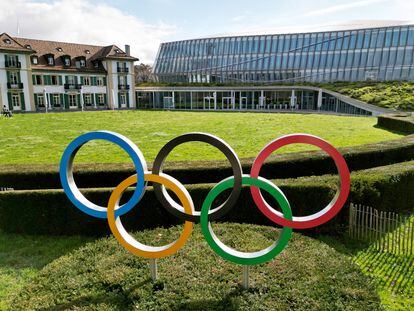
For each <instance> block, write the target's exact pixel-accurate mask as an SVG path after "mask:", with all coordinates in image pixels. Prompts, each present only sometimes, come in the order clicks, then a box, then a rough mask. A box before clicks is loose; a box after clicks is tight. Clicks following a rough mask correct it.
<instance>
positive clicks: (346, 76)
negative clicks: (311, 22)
mask: <svg viewBox="0 0 414 311" xmlns="http://www.w3.org/2000/svg"><path fill="white" fill-rule="evenodd" d="M413 49H414V25H401V26H392V27H381V28H369V29H356V30H348V31H332V32H314V33H297V34H279V35H257V36H235V37H217V38H206V39H195V40H185V41H178V42H169V43H163V44H161V46H160V49H159V52H158V55H157V59H156V61H155V64H154V73H155V74H156V76H157V78H158V80H159V81H160V82H203V83H212V82H219V83H220V82H221V83H227V82H232V83H237V82H239V83H252V82H286V83H292V82H303V81H306V82H332V81H366V80H378V81H384V80H411V81H412V80H414V50H413Z"/></svg>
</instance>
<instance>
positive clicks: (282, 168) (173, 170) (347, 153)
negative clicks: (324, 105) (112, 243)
mask: <svg viewBox="0 0 414 311" xmlns="http://www.w3.org/2000/svg"><path fill="white" fill-rule="evenodd" d="M340 151H341V153H342V154H343V155H344V157H345V159H346V161H347V163H348V166H349V167H350V169H351V171H357V170H362V169H368V168H372V167H377V166H384V165H389V164H394V163H399V162H404V161H410V160H413V159H414V135H412V136H407V137H405V138H402V139H399V140H392V141H386V142H382V143H376V144H368V145H363V146H357V147H348V148H341V149H340ZM253 160H254V159H242V166H243V171H244V172H245V173H248V172H250V169H251V165H252V163H253ZM165 172H166V173H167V174H170V175H172V176H174V177H175V178H177V179H178V180H180V181H181V182H182V183H183V184H200V183H213V182H218V181H220V180H222V179H224V178H227V177H228V176H230V175H232V171H231V168H230V165H229V164H228V163H227V162H226V161H214V162H211V161H194V162H169V163H167V166H166V169H165ZM334 173H336V167H335V165H334V163H333V161H332V159H331V158H329V157H328V156H327V155H326V154H325V153H324V152H322V151H310V152H300V153H287V154H279V155H272V156H271V157H270V158H269V160H268V161H267V162H266V163H265V165H264V166H263V168H262V171H261V176H263V177H266V178H271V179H278V178H296V177H301V176H313V175H323V174H334ZM132 174H133V167H132V165H130V164H90V165H78V166H76V170H75V180H76V182H77V184H78V185H79V187H81V188H102V187H113V186H115V185H117V184H118V183H120V182H121V181H122V180H124V179H125V178H127V177H128V176H130V175H132ZM0 185H1V186H2V187H12V188H14V189H15V190H30V189H60V188H61V184H60V180H59V173H58V168H57V167H56V166H52V165H49V166H48V165H40V166H36V165H31V166H28V165H12V166H3V167H0Z"/></svg>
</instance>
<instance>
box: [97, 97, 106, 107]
mask: <svg viewBox="0 0 414 311" xmlns="http://www.w3.org/2000/svg"><path fill="white" fill-rule="evenodd" d="M98 105H99V106H103V105H105V94H98Z"/></svg>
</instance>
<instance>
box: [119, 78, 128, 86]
mask: <svg viewBox="0 0 414 311" xmlns="http://www.w3.org/2000/svg"><path fill="white" fill-rule="evenodd" d="M118 78H119V80H118V82H119V85H122V86H124V85H126V84H127V77H126V76H119V77H118Z"/></svg>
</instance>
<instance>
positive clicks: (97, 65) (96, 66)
mask: <svg viewBox="0 0 414 311" xmlns="http://www.w3.org/2000/svg"><path fill="white" fill-rule="evenodd" d="M93 66H94V67H95V68H96V69H98V68H99V62H98V61H96V62H95V63H94V64H93Z"/></svg>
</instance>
